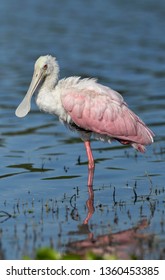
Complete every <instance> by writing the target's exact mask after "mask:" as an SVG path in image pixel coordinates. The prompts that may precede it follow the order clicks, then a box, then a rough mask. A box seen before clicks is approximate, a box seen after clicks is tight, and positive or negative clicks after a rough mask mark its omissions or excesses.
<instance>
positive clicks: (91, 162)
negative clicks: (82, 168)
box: [84, 141, 95, 170]
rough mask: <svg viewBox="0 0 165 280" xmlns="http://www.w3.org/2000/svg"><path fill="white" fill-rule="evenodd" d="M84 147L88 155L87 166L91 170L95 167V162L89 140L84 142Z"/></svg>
mask: <svg viewBox="0 0 165 280" xmlns="http://www.w3.org/2000/svg"><path fill="white" fill-rule="evenodd" d="M84 145H85V148H86V153H87V157H88V168H89V170H91V169H92V170H93V169H94V168H95V163H94V159H93V155H92V150H91V145H90V142H89V141H85V142H84Z"/></svg>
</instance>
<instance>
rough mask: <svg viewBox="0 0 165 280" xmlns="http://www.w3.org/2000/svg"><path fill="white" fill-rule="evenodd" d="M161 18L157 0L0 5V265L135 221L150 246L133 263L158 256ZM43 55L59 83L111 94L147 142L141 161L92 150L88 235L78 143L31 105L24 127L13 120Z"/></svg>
mask: <svg viewBox="0 0 165 280" xmlns="http://www.w3.org/2000/svg"><path fill="white" fill-rule="evenodd" d="M164 11H165V2H164V1H163V0H158V1H156V2H155V1H152V0H150V1H149V0H146V1H139V0H138V1H132V2H130V1H120V0H117V1H116V0H114V1H112V0H111V1H108V0H106V1H104V2H103V1H99V0H95V1H92V0H91V1H74V0H71V1H66V0H61V1H50V3H49V2H45V1H41V0H36V1H32V0H30V1H28V2H25V3H24V5H23V7H22V1H20V0H15V1H14V2H13V1H10V0H6V1H3V3H1V10H0V37H1V47H0V59H1V69H0V74H1V105H0V117H1V125H0V133H1V134H0V149H1V162H0V166H1V169H0V170H1V171H0V193H1V196H0V254H1V258H5V259H20V258H22V257H23V256H24V255H29V256H31V257H33V256H34V252H35V250H36V248H38V247H41V246H52V247H54V248H55V249H57V250H59V251H62V252H64V251H65V250H67V249H68V243H69V242H77V241H78V240H85V239H87V238H88V235H89V232H91V233H92V234H93V235H94V237H95V238H97V237H98V236H100V235H106V234H109V233H112V234H114V233H120V232H122V231H123V230H129V229H132V228H134V227H136V226H137V224H139V223H140V222H141V221H143V220H146V221H147V226H146V227H145V229H143V230H142V233H145V234H146V235H149V236H150V235H151V234H153V235H154V240H153V244H152V248H148V246H147V242H146V244H144V248H143V253H142V256H141V257H143V258H145V259H147V258H155V259H159V258H163V257H164V255H163V254H164V248H165V235H164V222H165V216H164V208H165V199H164V191H165V184H164V163H165V145H164V140H165V130H164V123H165V110H164V108H165V95H164V88H165V79H164V77H165V56H164V49H165V37H164V30H165V20H164ZM43 54H52V55H55V56H56V57H57V59H58V61H59V64H60V67H61V77H65V76H70V75H81V76H83V77H91V76H92V77H97V78H98V79H99V82H101V83H103V84H105V85H108V86H110V87H112V88H113V89H115V90H117V91H119V92H120V93H121V94H122V95H123V97H124V98H125V100H126V102H127V103H128V104H129V106H130V108H131V109H132V110H134V111H135V112H136V113H137V114H138V115H139V116H140V117H141V118H142V119H143V120H144V121H145V122H146V123H147V125H148V126H149V127H150V128H151V129H152V130H153V131H154V133H155V134H156V137H155V143H154V144H153V145H152V146H150V147H148V148H147V152H146V153H145V154H144V155H143V154H139V153H137V152H136V151H134V150H133V149H131V148H128V147H124V146H121V145H120V144H119V143H112V144H111V145H109V144H108V143H101V142H97V141H94V140H93V141H92V148H93V152H94V157H95V160H96V169H95V177H94V185H93V191H94V209H95V211H94V213H93V215H92V217H91V218H90V220H89V221H88V227H87V226H86V227H84V226H82V225H83V224H84V221H85V222H86V217H87V215H88V214H89V213H91V211H92V210H91V208H90V209H89V208H88V207H87V205H86V202H87V200H88V198H89V193H88V188H87V177H88V169H87V159H86V154H85V150H84V147H83V143H82V142H81V140H80V139H79V138H78V136H77V135H76V134H73V133H72V132H70V131H68V130H67V129H66V128H65V127H64V126H63V125H61V124H60V123H59V121H58V119H57V118H56V117H54V116H51V115H47V114H44V113H41V112H40V111H39V110H38V108H37V107H36V105H35V102H34V99H33V102H32V103H33V104H32V109H31V113H30V114H29V115H28V116H27V117H26V118H24V119H18V118H17V117H16V116H15V114H14V112H15V109H16V107H17V106H18V104H19V103H20V101H21V100H22V98H23V96H24V94H25V93H26V91H27V88H28V86H29V83H30V80H31V77H32V72H33V64H34V61H35V60H36V59H37V58H38V57H39V56H40V55H43Z"/></svg>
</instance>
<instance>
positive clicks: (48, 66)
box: [15, 55, 59, 118]
mask: <svg viewBox="0 0 165 280" xmlns="http://www.w3.org/2000/svg"><path fill="white" fill-rule="evenodd" d="M58 73H59V66H58V63H57V61H56V58H55V57H52V56H51V55H45V56H40V57H39V58H38V59H37V60H36V62H35V65H34V73H33V77H32V81H31V84H30V86H29V89H28V91H27V93H26V95H25V97H24V99H23V100H22V102H21V103H20V105H19V106H18V108H17V110H16V111H15V114H16V116H17V117H20V118H22V117H25V116H26V115H27V114H28V112H29V111H30V106H31V98H32V95H33V93H34V92H35V91H36V90H37V89H38V87H39V85H41V84H42V83H43V82H44V80H45V79H46V77H50V76H52V75H53V79H52V82H53V85H54V84H55V82H56V80H57V78H58ZM53 85H52V86H53Z"/></svg>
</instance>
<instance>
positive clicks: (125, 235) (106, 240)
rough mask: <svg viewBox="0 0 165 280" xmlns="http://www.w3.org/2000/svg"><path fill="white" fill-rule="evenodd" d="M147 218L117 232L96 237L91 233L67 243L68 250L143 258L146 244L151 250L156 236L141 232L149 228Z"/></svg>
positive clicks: (124, 257)
mask: <svg viewBox="0 0 165 280" xmlns="http://www.w3.org/2000/svg"><path fill="white" fill-rule="evenodd" d="M148 226H149V225H148V222H147V220H142V221H141V222H139V223H138V225H137V226H135V227H133V228H130V229H128V230H125V231H120V232H117V233H114V234H113V233H109V234H106V235H100V236H97V237H95V238H94V236H93V234H92V235H91V234H89V235H88V237H87V238H86V239H83V240H80V241H75V242H71V243H68V244H67V249H68V252H71V253H75V254H79V255H81V256H85V255H86V254H87V253H89V252H90V253H94V254H96V255H98V256H107V257H108V256H109V257H110V256H111V255H112V257H117V258H118V259H130V258H133V259H137V258H138V259H143V257H144V251H145V250H146V244H148V248H147V250H151V247H150V244H153V243H154V236H153V235H150V234H145V235H144V234H143V233H140V231H141V230H143V229H145V228H147V227H148Z"/></svg>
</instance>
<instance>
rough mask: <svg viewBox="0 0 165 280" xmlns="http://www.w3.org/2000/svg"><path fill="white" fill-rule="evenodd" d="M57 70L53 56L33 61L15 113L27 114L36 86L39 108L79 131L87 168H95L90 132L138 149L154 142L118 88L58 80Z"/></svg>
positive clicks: (72, 80) (76, 78)
mask: <svg viewBox="0 0 165 280" xmlns="http://www.w3.org/2000/svg"><path fill="white" fill-rule="evenodd" d="M58 73H59V66H58V63H57V61H56V59H55V58H53V57H52V56H50V55H47V56H41V57H40V58H39V59H38V60H37V61H36V63H35V67H34V74H33V78H32V81H31V84H30V87H29V90H28V92H27V94H26V95H25V97H24V99H23V101H22V102H21V104H20V105H19V106H18V108H17V110H16V115H17V116H18V117H24V116H26V115H27V113H28V112H29V111H30V102H31V97H32V95H33V93H34V92H35V91H36V89H39V92H38V95H37V97H36V103H37V105H38V106H39V108H40V109H41V110H43V111H45V112H48V113H50V114H55V115H57V116H58V117H59V119H60V120H61V121H62V122H63V123H65V124H66V125H67V126H69V128H71V129H73V130H76V131H78V133H79V134H80V137H81V138H82V140H83V141H84V144H85V148H86V152H87V156H88V162H89V169H94V159H93V155H92V151H91V147H90V137H91V135H92V134H93V136H94V137H96V138H97V139H99V140H104V141H109V142H110V141H111V140H117V141H119V142H120V143H121V144H124V145H125V144H129V145H131V146H133V147H134V148H135V149H137V150H138V151H140V152H144V151H145V146H146V145H150V144H151V143H152V142H153V136H154V133H153V132H152V131H151V130H150V129H149V128H148V127H147V126H146V125H145V123H144V122H143V121H142V120H141V119H140V118H139V117H138V116H137V115H136V114H135V113H133V112H132V111H131V110H130V109H129V108H128V106H127V104H126V103H125V101H124V99H123V97H122V96H121V95H120V94H119V93H118V92H116V91H114V90H112V89H111V88H109V87H106V86H103V85H101V84H99V83H97V81H96V80H95V79H81V78H80V77H69V78H66V79H62V80H60V81H58Z"/></svg>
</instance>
